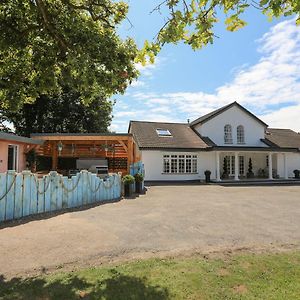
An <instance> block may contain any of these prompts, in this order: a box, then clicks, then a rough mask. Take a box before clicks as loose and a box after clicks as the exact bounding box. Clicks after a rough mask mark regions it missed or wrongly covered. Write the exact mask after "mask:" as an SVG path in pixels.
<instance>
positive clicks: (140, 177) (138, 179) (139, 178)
mask: <svg viewBox="0 0 300 300" xmlns="http://www.w3.org/2000/svg"><path fill="white" fill-rule="evenodd" d="M134 179H135V182H142V181H143V180H144V175H143V174H142V173H136V174H135V175H134Z"/></svg>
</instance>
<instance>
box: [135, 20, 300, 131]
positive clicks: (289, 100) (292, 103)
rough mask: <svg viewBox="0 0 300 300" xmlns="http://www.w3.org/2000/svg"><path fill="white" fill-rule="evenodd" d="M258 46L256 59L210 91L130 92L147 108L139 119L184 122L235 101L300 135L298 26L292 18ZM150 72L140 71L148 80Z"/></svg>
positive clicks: (263, 117) (299, 43) (268, 33)
mask: <svg viewBox="0 0 300 300" xmlns="http://www.w3.org/2000/svg"><path fill="white" fill-rule="evenodd" d="M257 44H258V51H259V53H260V54H261V58H260V59H259V61H258V62H257V63H256V64H254V65H251V66H248V65H243V66H241V67H237V68H235V69H234V72H233V74H232V76H233V78H232V80H231V81H230V82H227V83H225V84H223V85H222V86H219V87H217V88H216V89H215V92H214V93H211V94H209V93H204V92H202V91H199V92H188V91H186V92H180V93H162V94H157V93H143V92H135V93H133V94H132V98H133V99H134V101H136V100H141V101H143V103H144V105H145V106H146V107H148V108H149V111H148V113H146V114H145V112H142V111H140V113H141V114H137V115H138V117H137V119H143V120H144V119H147V120H149V117H151V118H152V120H156V121H163V120H170V121H173V122H175V121H185V120H186V118H190V119H193V118H197V117H199V116H200V115H202V114H205V113H208V112H210V111H211V110H213V109H216V108H218V107H220V106H222V105H225V104H228V103H230V102H232V101H238V102H239V103H240V104H242V105H245V106H246V107H247V108H248V109H250V110H251V111H253V112H254V113H256V114H258V115H259V116H260V117H261V118H262V119H263V120H264V121H266V122H267V123H268V124H269V125H270V126H272V127H290V128H292V129H294V130H297V131H300V122H298V119H299V116H300V27H297V26H296V25H295V20H294V19H293V20H287V21H283V22H280V23H278V24H277V25H275V26H273V27H272V28H271V29H270V30H269V32H267V33H266V34H264V35H263V37H262V38H261V39H259V40H258V41H257ZM154 69H155V66H152V65H151V67H150V66H147V67H146V68H144V69H143V68H142V67H141V72H144V74H147V75H146V76H152V74H153V73H152V72H154ZM134 101H133V102H134ZM160 108H161V109H160ZM166 108H169V109H166ZM131 109H132V110H134V106H132V107H131ZM155 110H156V111H155ZM151 111H152V112H151ZM155 113H156V114H155ZM153 114H154V115H153Z"/></svg>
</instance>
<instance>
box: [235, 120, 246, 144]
mask: <svg viewBox="0 0 300 300" xmlns="http://www.w3.org/2000/svg"><path fill="white" fill-rule="evenodd" d="M236 139H237V143H238V144H245V131H244V126H243V125H239V126H238V127H237V129H236Z"/></svg>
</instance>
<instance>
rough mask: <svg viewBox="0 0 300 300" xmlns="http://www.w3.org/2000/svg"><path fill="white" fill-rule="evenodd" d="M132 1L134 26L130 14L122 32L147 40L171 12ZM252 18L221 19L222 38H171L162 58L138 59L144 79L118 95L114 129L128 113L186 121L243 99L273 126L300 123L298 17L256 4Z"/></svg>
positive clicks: (137, 117) (122, 124) (298, 126)
mask: <svg viewBox="0 0 300 300" xmlns="http://www.w3.org/2000/svg"><path fill="white" fill-rule="evenodd" d="M129 3H130V11H129V16H128V17H129V19H130V21H131V23H132V24H133V27H131V26H130V24H129V23H128V22H124V23H123V24H122V27H121V28H120V33H121V35H122V36H124V37H125V36H131V37H133V38H134V39H135V40H136V41H137V43H138V45H139V46H142V44H143V42H144V40H145V39H148V40H152V39H153V37H154V36H155V34H156V33H157V32H158V30H159V28H160V27H161V26H162V24H163V22H164V19H163V17H164V16H162V15H159V14H157V13H154V14H150V13H149V12H150V11H151V9H152V8H153V7H154V5H155V1H138V0H131V1H130V2H129ZM245 20H246V21H247V22H248V26H246V27H245V28H244V29H241V30H240V31H238V32H234V33H231V32H227V31H226V30H225V28H224V25H223V23H220V24H219V25H218V26H217V27H216V29H215V33H216V34H217V35H218V36H219V37H220V38H218V39H216V40H215V42H214V44H213V45H209V46H207V47H206V48H204V49H202V50H198V51H193V50H192V49H191V48H190V47H189V46H186V45H184V44H178V45H166V46H165V47H164V48H163V50H162V51H161V52H160V54H159V55H158V57H157V60H156V62H155V64H153V65H151V64H149V65H146V66H145V67H142V66H140V65H138V68H139V69H140V72H141V76H140V77H139V79H138V80H137V81H136V82H134V83H133V84H132V86H131V87H130V88H129V89H128V90H127V92H126V93H125V95H121V96H120V95H118V96H115V97H114V98H115V99H116V100H117V103H116V105H115V107H114V111H113V115H114V118H113V122H112V125H111V129H112V130H114V131H118V132H124V131H127V128H128V122H129V120H148V121H166V122H186V120H187V119H188V118H189V119H191V120H193V119H194V118H197V117H199V116H200V115H202V114H205V113H207V112H209V111H211V110H213V109H216V108H218V107H220V106H222V105H225V104H227V103H230V102H232V101H238V102H239V103H240V104H242V105H244V106H245V107H247V108H248V109H250V110H251V111H252V112H254V113H255V114H257V115H258V116H259V117H261V118H262V119H263V120H264V121H265V122H266V123H267V124H269V125H270V127H285V128H292V129H294V130H296V131H300V122H298V119H299V115H300V27H296V25H295V21H294V20H293V19H280V20H274V21H272V22H268V21H267V18H266V17H265V16H263V15H262V14H261V13H260V12H258V11H257V10H255V9H252V10H251V11H249V12H248V13H247V14H246V15H245Z"/></svg>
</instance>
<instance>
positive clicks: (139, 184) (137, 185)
mask: <svg viewBox="0 0 300 300" xmlns="http://www.w3.org/2000/svg"><path fill="white" fill-rule="evenodd" d="M135 192H136V193H138V194H141V193H142V192H143V182H136V183H135Z"/></svg>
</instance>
